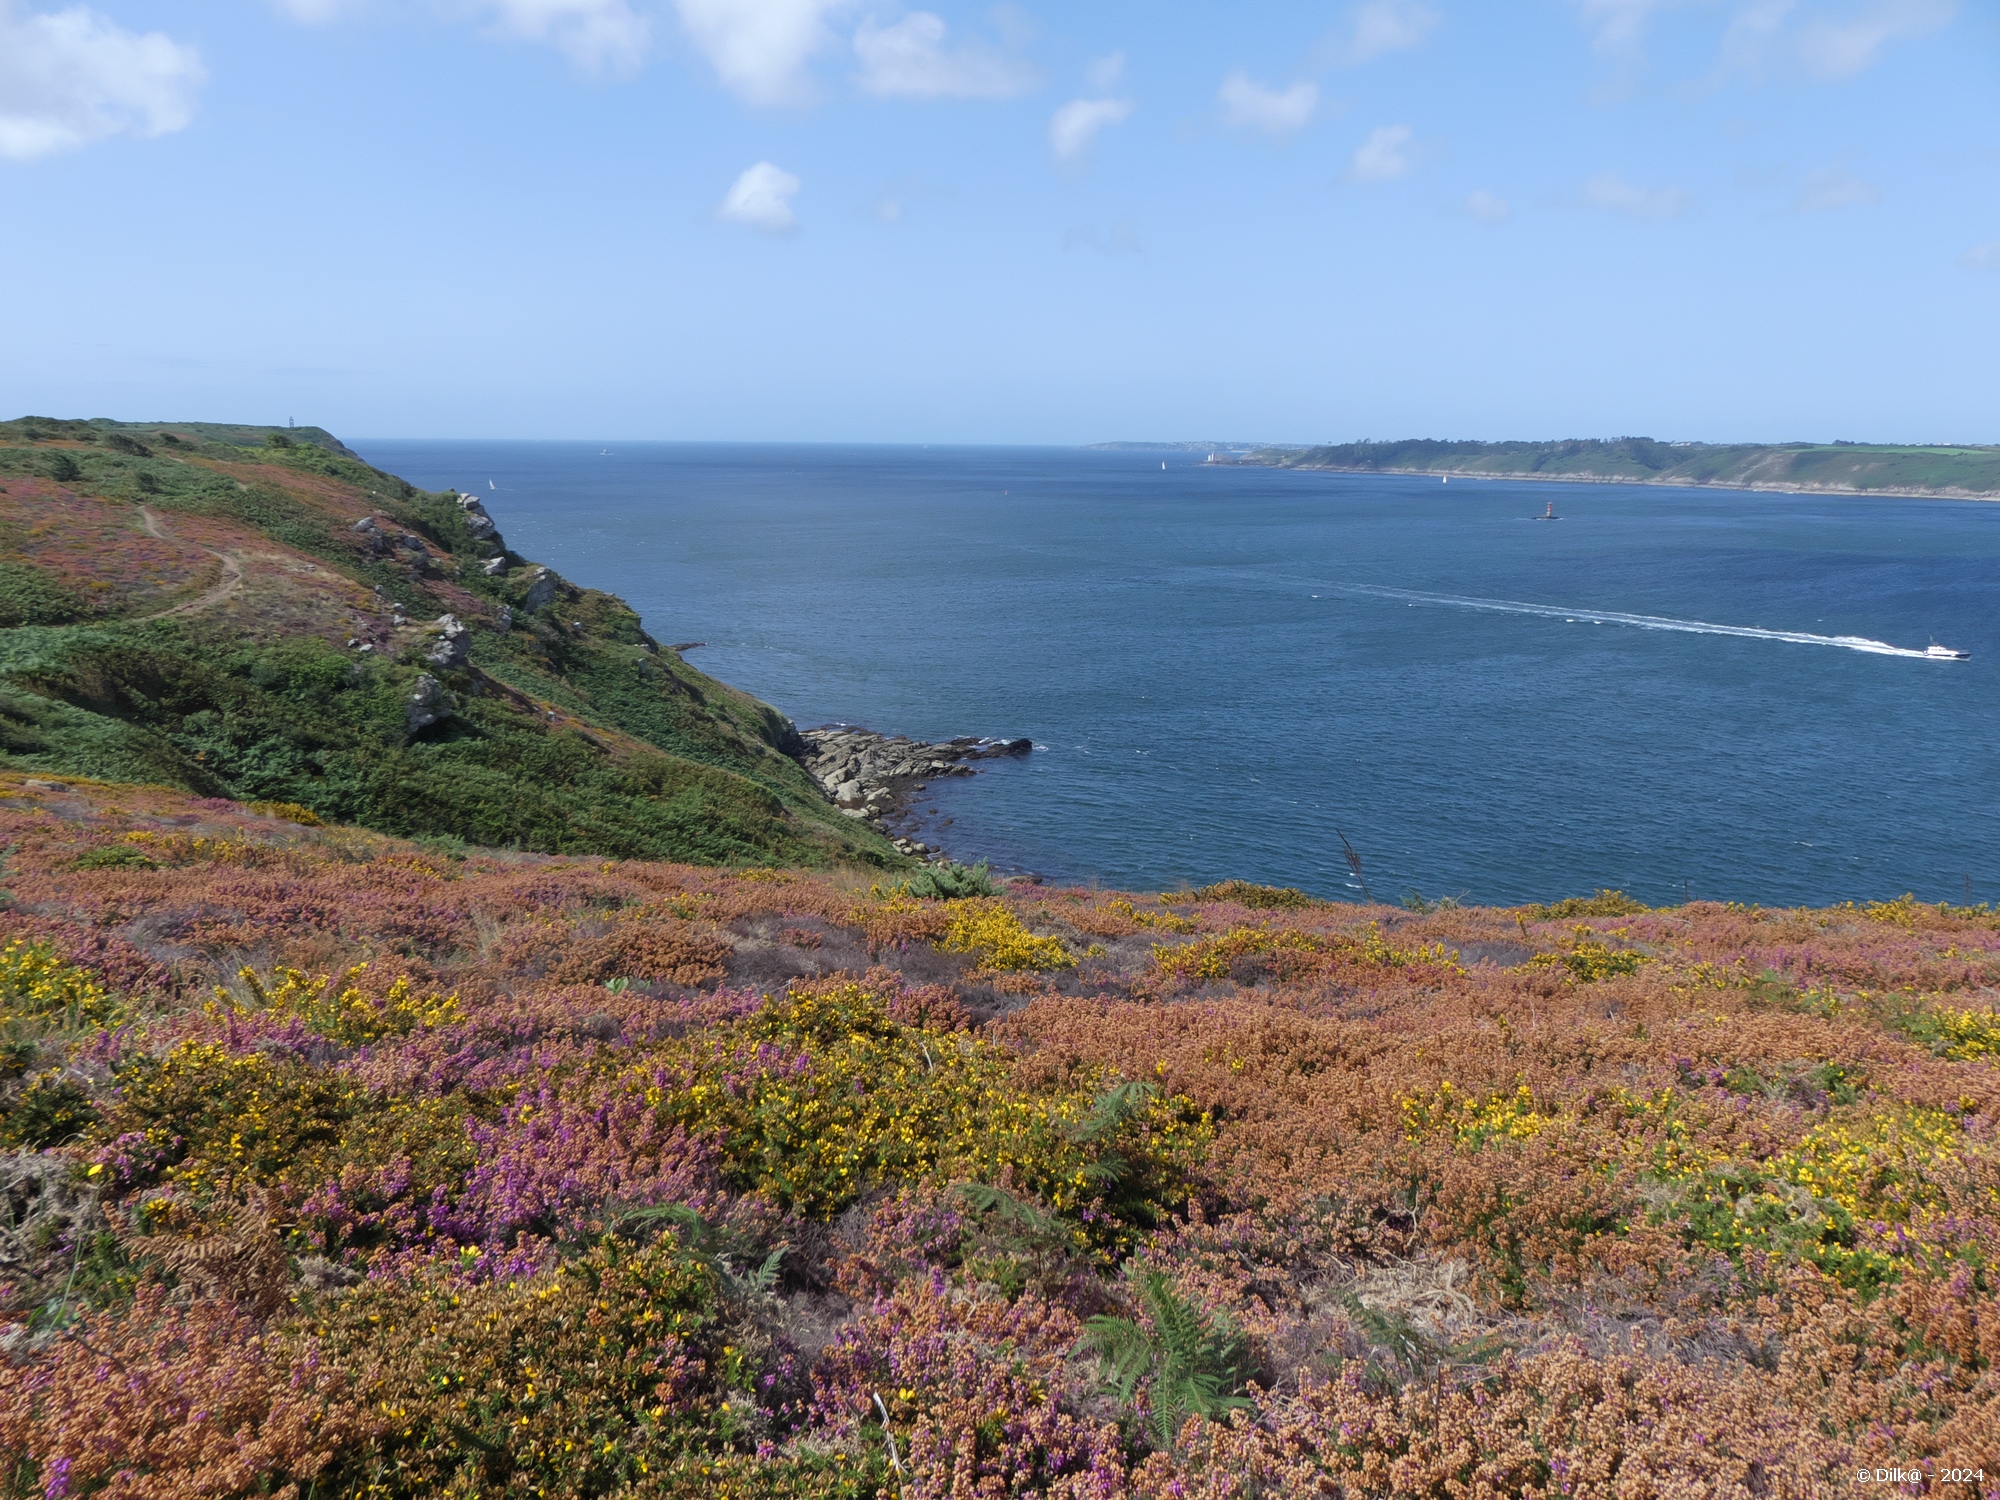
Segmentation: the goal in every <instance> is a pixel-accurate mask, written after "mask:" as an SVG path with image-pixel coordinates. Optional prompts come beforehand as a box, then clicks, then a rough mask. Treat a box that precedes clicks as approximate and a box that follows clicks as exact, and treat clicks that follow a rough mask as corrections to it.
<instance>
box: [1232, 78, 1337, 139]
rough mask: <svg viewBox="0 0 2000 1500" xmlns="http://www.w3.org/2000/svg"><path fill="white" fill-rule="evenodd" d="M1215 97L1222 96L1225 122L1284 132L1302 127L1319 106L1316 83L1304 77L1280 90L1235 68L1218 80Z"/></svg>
mask: <svg viewBox="0 0 2000 1500" xmlns="http://www.w3.org/2000/svg"><path fill="white" fill-rule="evenodd" d="M1217 97H1219V98H1220V99H1221V100H1222V118H1223V120H1224V121H1225V122H1227V123H1228V124H1231V125H1247V126H1249V127H1250V128H1251V129H1253V130H1262V131H1264V132H1266V133H1267V134H1270V135H1275V136H1286V135H1290V134H1292V132H1294V131H1296V130H1303V129H1304V128H1305V125H1306V122H1307V121H1308V120H1310V119H1311V118H1312V117H1313V111H1315V110H1317V109H1318V108H1319V85H1318V84H1316V83H1313V82H1310V81H1304V82H1300V83H1295V84H1293V85H1292V86H1291V87H1290V88H1288V89H1285V90H1283V91H1282V92H1280V91H1279V90H1277V89H1268V88H1265V87H1264V85H1263V84H1261V83H1257V82H1255V81H1254V80H1252V79H1251V77H1250V76H1249V75H1248V74H1247V73H1245V72H1244V71H1243V70H1242V69H1241V68H1238V69H1236V70H1235V71H1234V72H1233V73H1231V74H1230V75H1229V76H1228V77H1227V78H1225V79H1223V80H1222V90H1221V92H1220V94H1219V95H1218V96H1217Z"/></svg>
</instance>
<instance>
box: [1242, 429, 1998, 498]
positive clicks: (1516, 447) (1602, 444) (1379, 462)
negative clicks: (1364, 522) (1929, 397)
mask: <svg viewBox="0 0 2000 1500" xmlns="http://www.w3.org/2000/svg"><path fill="white" fill-rule="evenodd" d="M1241 461H1242V462H1246V463H1259V464H1268V465H1271V466H1274V467H1278V468H1288V469H1336V470H1346V471H1352V472H1361V473H1415V474H1464V475H1467V476H1471V477H1476V478H1483V479H1561V480H1570V481H1577V482H1593V481H1595V482H1599V483H1604V482H1617V483H1626V484H1689V485H1721V486H1725V487H1728V488H1738V489H1781V490H1817V491H1825V492H1829V493H1850V494H1895V495H1935V496H1940V497H1948V498H1959V499H2000V448H1948V447H1934V448H1918V447H1891V446H1885V445H1879V444H1870V443H1828V444H1812V443H1788V444H1775V445H1773V444H1747V443H1739V444H1724V443H1660V442H1655V441H1653V440H1652V439H1651V438H1618V439H1616V440H1614V441H1608V442H1607V441H1600V440H1596V439H1589V440H1572V441H1568V442H1561V443H1451V442H1439V441H1435V440H1430V439H1413V440H1410V441H1407V442H1396V443H1341V444H1332V445H1328V446H1324V447H1318V448H1266V449H1262V450H1260V451H1258V452H1256V453H1254V454H1251V455H1250V456H1249V457H1248V458H1246V459H1243V460H1241Z"/></svg>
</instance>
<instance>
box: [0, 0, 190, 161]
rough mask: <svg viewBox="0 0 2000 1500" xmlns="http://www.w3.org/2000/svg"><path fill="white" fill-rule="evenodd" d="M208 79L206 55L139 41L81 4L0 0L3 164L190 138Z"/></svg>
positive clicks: (163, 40)
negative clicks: (127, 142)
mask: <svg viewBox="0 0 2000 1500" xmlns="http://www.w3.org/2000/svg"><path fill="white" fill-rule="evenodd" d="M207 79H208V74H207V72H206V70H204V69H203V67H202V65H201V54H200V53H198V52H197V51H195V49H194V48H192V47H189V46H184V45H182V44H181V43H179V42H176V41H174V40H172V39H171V38H170V37H167V36H165V35H163V34H161V33H160V32H157V31H152V32H148V33H146V34H145V35H144V36H141V35H139V34H137V33H136V32H130V31H127V30H125V29H124V28H123V27H121V26H119V25H118V24H117V23H116V22H113V21H111V20H109V19H107V18H106V17H104V16H100V15H99V14H98V13H97V12H96V11H94V10H90V9H88V8H86V7H84V6H81V5H79V6H73V7H71V8H70V9H68V10H61V11H53V12H36V11H31V10H28V9H27V8H26V7H25V6H23V5H22V4H20V3H19V0H0V157H11V158H13V159H14V160H16V161H26V160H28V159H30V158H32V157H37V156H49V155H53V154H54V153H56V152H59V151H71V150H74V149H76V148H77V147H79V146H87V145H89V144H90V143H91V142H92V141H101V140H105V139H108V138H109V137H111V136H115V135H130V136H137V137H139V138H141V139H149V138H151V137H153V136H161V135H167V134H170V133H171V132H173V131H176V130H181V129H184V128H185V127H186V126H187V124H188V122H189V121H190V120H192V119H193V118H194V103H195V96H196V94H198V93H199V92H200V91H201V86H202V84H203V83H205V82H206V81H207Z"/></svg>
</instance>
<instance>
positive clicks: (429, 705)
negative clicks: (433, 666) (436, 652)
mask: <svg viewBox="0 0 2000 1500" xmlns="http://www.w3.org/2000/svg"><path fill="white" fill-rule="evenodd" d="M403 713H404V717H405V719H406V720H407V721H408V723H409V726H410V733H411V734H415V733H416V732H417V731H418V730H420V729H428V728H430V727H431V725H433V724H435V723H437V721H438V720H439V719H444V718H449V717H450V716H451V694H449V693H447V692H446V691H445V690H444V684H443V683H441V682H439V681H438V680H437V679H436V678H435V677H433V676H431V674H430V673H428V672H425V673H424V674H423V675H422V676H420V677H419V678H417V683H416V686H415V687H414V688H412V689H411V690H410V697H409V701H408V702H407V703H406V704H404V706H403Z"/></svg>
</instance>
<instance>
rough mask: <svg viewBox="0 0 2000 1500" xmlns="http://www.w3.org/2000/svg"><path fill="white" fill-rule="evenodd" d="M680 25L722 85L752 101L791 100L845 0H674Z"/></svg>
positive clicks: (798, 95) (802, 87) (802, 91)
mask: <svg viewBox="0 0 2000 1500" xmlns="http://www.w3.org/2000/svg"><path fill="white" fill-rule="evenodd" d="M675 4H676V8H677V9H678V10H679V12H680V18H681V25H682V26H684V27H686V28H687V33H688V37H689V38H690V40H692V41H693V42H694V45H695V48H696V50H698V51H699V52H700V53H701V54H702V56H704V57H706V58H707V59H708V61H709V65H710V66H711V67H713V68H714V69H715V73H716V76H717V77H718V78H720V79H721V80H722V84H723V87H724V88H727V89H728V90H729V91H730V92H732V93H734V94H736V95H738V96H739V97H741V98H743V99H746V100H748V101H749V102H750V103H752V104H796V103H799V102H801V101H802V100H803V99H804V98H805V97H806V95H807V92H808V90H807V86H806V80H805V66H806V62H807V61H808V59H810V58H811V57H812V55H813V54H814V53H815V52H817V51H819V49H820V48H822V47H824V46H825V45H826V44H827V43H828V42H829V41H831V40H832V33H831V32H830V31H828V30H827V25H826V22H827V18H828V17H829V16H831V15H833V14H834V13H835V12H836V11H840V10H844V9H846V7H847V0H675Z"/></svg>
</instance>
